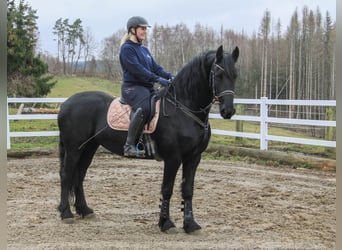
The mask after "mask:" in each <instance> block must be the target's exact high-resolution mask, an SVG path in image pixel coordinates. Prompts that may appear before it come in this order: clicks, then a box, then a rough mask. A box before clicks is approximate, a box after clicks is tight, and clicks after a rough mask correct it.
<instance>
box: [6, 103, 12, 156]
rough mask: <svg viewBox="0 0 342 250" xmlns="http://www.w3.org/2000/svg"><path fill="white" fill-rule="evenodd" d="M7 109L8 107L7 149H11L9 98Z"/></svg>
mask: <svg viewBox="0 0 342 250" xmlns="http://www.w3.org/2000/svg"><path fill="white" fill-rule="evenodd" d="M6 103H7V107H6V110H7V115H6V120H7V133H6V134H7V135H6V137H7V149H11V138H10V126H9V119H8V98H7V101H6Z"/></svg>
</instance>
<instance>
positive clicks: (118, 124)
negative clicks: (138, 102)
mask: <svg viewBox="0 0 342 250" xmlns="http://www.w3.org/2000/svg"><path fill="white" fill-rule="evenodd" d="M156 99H157V98H156V96H152V97H151V114H150V117H149V118H148V119H147V120H148V122H147V124H146V125H145V127H144V130H143V133H144V134H152V133H153V132H154V131H155V130H156V127H157V123H158V119H159V112H160V100H156ZM131 111H132V107H131V106H130V105H128V104H127V103H126V101H125V100H124V99H123V98H122V97H121V98H115V99H114V100H113V101H112V103H111V104H110V105H109V109H108V112H107V123H108V125H109V127H111V128H112V129H114V130H120V131H128V127H129V123H130V115H131Z"/></svg>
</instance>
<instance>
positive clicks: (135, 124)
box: [124, 108, 145, 157]
mask: <svg viewBox="0 0 342 250" xmlns="http://www.w3.org/2000/svg"><path fill="white" fill-rule="evenodd" d="M144 120H145V119H144V115H143V113H142V109H141V108H138V109H137V110H136V111H135V113H134V114H133V115H132V118H131V122H130V124H129V127H128V134H127V139H126V143H125V145H124V156H127V157H143V156H144V152H142V151H140V150H139V149H138V147H137V139H138V136H139V135H140V134H141V132H142V129H143V128H144Z"/></svg>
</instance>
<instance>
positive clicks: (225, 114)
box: [220, 108, 236, 119]
mask: <svg viewBox="0 0 342 250" xmlns="http://www.w3.org/2000/svg"><path fill="white" fill-rule="evenodd" d="M235 112H236V110H235V108H221V110H220V113H221V116H222V118H223V119H230V118H232V116H233V115H234V114H235Z"/></svg>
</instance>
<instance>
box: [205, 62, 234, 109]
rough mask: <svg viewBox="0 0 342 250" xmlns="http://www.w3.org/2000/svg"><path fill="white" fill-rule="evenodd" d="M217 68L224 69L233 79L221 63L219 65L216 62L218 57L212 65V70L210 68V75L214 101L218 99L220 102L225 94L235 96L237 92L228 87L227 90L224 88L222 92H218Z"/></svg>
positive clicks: (229, 76)
mask: <svg viewBox="0 0 342 250" xmlns="http://www.w3.org/2000/svg"><path fill="white" fill-rule="evenodd" d="M216 69H219V70H221V71H223V73H224V74H225V75H226V76H227V77H228V78H229V79H230V80H231V81H232V77H231V75H230V74H229V73H228V72H227V71H226V70H225V69H224V68H223V67H221V66H220V65H218V64H217V63H216V59H215V61H214V63H213V65H212V66H211V70H210V75H209V78H210V80H209V85H210V86H211V88H212V90H213V103H215V102H216V101H218V102H220V98H221V97H222V96H225V95H232V96H233V97H234V95H235V92H234V90H230V89H227V90H223V91H222V92H220V93H217V86H216V84H215V83H216V82H215V78H216Z"/></svg>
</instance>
